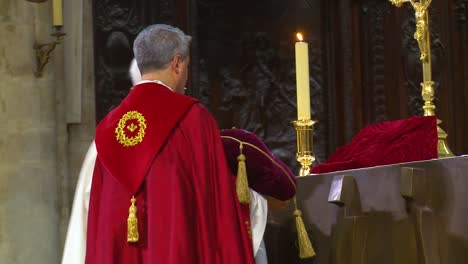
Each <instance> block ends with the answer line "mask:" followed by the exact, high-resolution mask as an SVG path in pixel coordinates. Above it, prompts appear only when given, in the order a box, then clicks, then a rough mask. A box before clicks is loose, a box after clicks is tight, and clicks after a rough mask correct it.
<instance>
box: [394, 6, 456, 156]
mask: <svg viewBox="0 0 468 264" xmlns="http://www.w3.org/2000/svg"><path fill="white" fill-rule="evenodd" d="M390 2H391V3H392V4H394V5H395V6H397V7H401V6H402V5H403V3H406V2H408V3H410V4H411V5H412V6H413V9H414V12H415V14H414V15H415V19H416V32H415V33H414V39H416V41H417V42H418V46H419V50H420V52H421V56H420V58H419V59H420V60H421V64H422V68H423V82H422V83H421V95H422V98H423V100H424V106H423V110H424V116H435V109H436V106H435V105H434V103H433V100H434V98H435V96H434V94H435V93H434V82H433V81H432V66H431V41H430V33H429V11H428V9H429V6H430V4H431V2H432V0H419V1H415V0H390ZM441 123H442V121H441V120H440V119H437V135H438V140H437V151H438V154H439V157H450V156H453V153H452V152H451V151H450V149H449V147H448V144H447V136H448V135H447V133H446V132H445V131H444V130H442V128H440V124H441Z"/></svg>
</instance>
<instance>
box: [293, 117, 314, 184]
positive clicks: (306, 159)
mask: <svg viewBox="0 0 468 264" xmlns="http://www.w3.org/2000/svg"><path fill="white" fill-rule="evenodd" d="M292 123H293V124H294V127H295V128H296V138H297V152H296V159H297V161H298V162H299V163H300V164H301V169H300V170H299V175H298V176H307V175H309V174H310V166H311V165H312V162H314V161H315V156H314V151H313V134H314V133H313V132H314V124H315V121H312V120H310V119H306V120H296V121H293V122H292Z"/></svg>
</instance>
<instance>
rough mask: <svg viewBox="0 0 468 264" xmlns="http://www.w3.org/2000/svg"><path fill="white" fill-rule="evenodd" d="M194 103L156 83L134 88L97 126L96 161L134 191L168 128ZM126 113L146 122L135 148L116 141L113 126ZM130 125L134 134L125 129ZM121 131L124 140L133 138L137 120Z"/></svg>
mask: <svg viewBox="0 0 468 264" xmlns="http://www.w3.org/2000/svg"><path fill="white" fill-rule="evenodd" d="M195 102H197V101H196V100H195V99H193V98H191V97H188V96H184V95H180V94H177V93H174V92H172V91H171V90H169V89H168V88H166V87H164V86H162V85H160V84H156V83H143V84H140V85H137V86H135V87H134V88H133V89H132V91H131V92H130V94H129V95H128V96H127V97H126V98H125V99H124V100H123V101H122V103H121V104H120V105H119V107H117V108H116V109H114V110H113V111H112V112H111V113H110V114H108V115H107V116H106V117H105V118H104V119H103V120H102V121H101V122H100V123H99V125H98V127H97V128H96V148H97V152H98V154H99V159H100V161H101V163H102V165H103V166H104V167H105V168H106V169H107V170H108V171H109V172H111V174H112V176H113V177H115V178H116V179H117V180H119V181H120V182H121V183H122V185H123V186H125V187H126V188H127V189H128V192H129V194H131V195H133V194H135V193H136V192H137V190H138V188H139V187H140V186H141V184H142V183H143V180H144V178H145V175H146V174H147V172H148V170H149V167H150V165H151V162H152V161H153V159H154V157H155V156H156V154H157V153H158V152H159V150H160V148H161V147H162V146H163V144H164V142H165V141H166V139H167V137H168V136H169V134H170V133H171V131H172V129H174V127H175V126H176V124H177V122H179V120H180V119H181V118H182V117H183V116H184V115H185V113H186V112H187V110H188V109H189V107H191V106H192V105H193V104H194V103H195ZM175 106H177V107H175ZM129 111H138V112H139V113H141V114H142V116H143V117H144V118H145V122H146V128H145V133H144V137H143V141H142V142H141V143H138V144H136V145H135V146H124V145H122V144H121V143H120V142H119V141H118V140H117V139H116V127H117V125H118V124H119V121H120V120H121V119H122V117H123V116H124V115H125V114H126V113H128V112H129ZM130 125H135V127H136V129H135V131H130V130H129V129H128V126H130ZM123 130H124V133H125V135H126V136H127V137H135V136H136V135H137V133H138V132H139V131H140V130H141V128H140V125H139V123H138V121H137V120H135V119H130V120H127V122H126V123H125V127H124V128H123Z"/></svg>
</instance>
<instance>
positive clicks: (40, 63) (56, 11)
mask: <svg viewBox="0 0 468 264" xmlns="http://www.w3.org/2000/svg"><path fill="white" fill-rule="evenodd" d="M26 1H28V2H33V3H43V2H46V1H47V0H26ZM62 1H63V0H52V12H53V25H54V32H53V33H52V34H50V35H51V36H52V37H54V38H55V41H53V42H49V43H45V44H38V43H35V44H34V47H33V48H34V50H35V51H36V63H37V68H36V71H35V72H34V75H35V76H36V77H38V78H40V77H42V74H43V71H44V67H45V66H46V65H47V63H48V62H49V59H50V56H51V55H50V54H51V53H52V51H54V49H55V47H57V45H59V44H61V43H62V40H63V36H65V33H63V32H62V28H63V2H62Z"/></svg>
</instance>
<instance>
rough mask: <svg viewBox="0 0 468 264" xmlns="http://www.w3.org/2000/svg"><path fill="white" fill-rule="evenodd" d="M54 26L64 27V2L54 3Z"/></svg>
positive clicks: (56, 1)
mask: <svg viewBox="0 0 468 264" xmlns="http://www.w3.org/2000/svg"><path fill="white" fill-rule="evenodd" d="M52 12H53V24H54V26H63V2H62V0H53V1H52Z"/></svg>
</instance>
